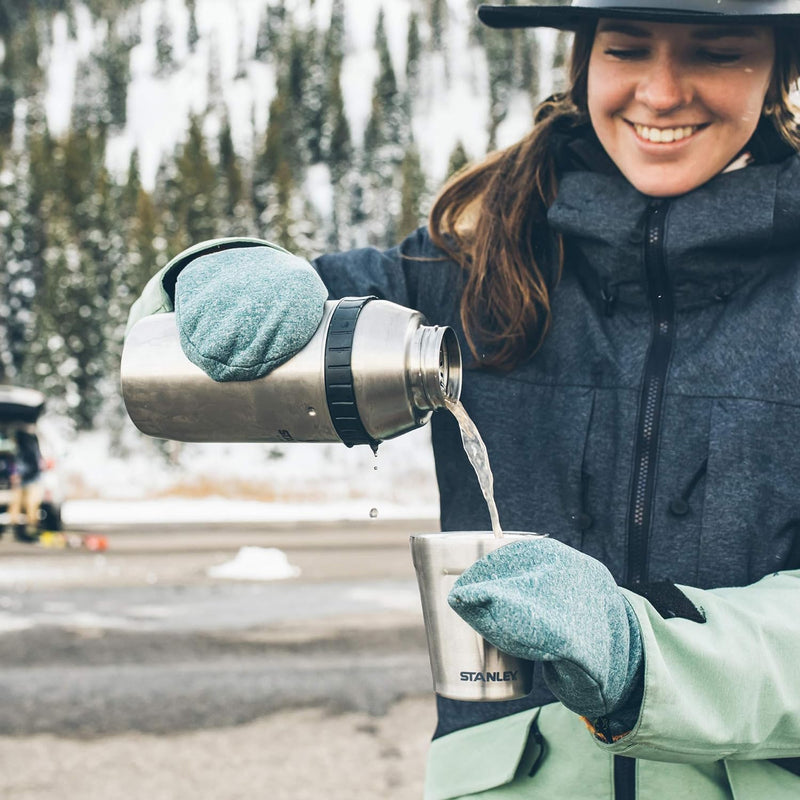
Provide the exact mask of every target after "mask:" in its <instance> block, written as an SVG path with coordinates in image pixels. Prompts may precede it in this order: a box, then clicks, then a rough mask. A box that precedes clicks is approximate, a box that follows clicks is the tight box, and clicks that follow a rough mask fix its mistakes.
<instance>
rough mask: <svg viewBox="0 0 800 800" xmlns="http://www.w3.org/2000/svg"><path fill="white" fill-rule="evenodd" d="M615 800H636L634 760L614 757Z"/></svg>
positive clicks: (625, 757)
mask: <svg viewBox="0 0 800 800" xmlns="http://www.w3.org/2000/svg"><path fill="white" fill-rule="evenodd" d="M614 798H615V800H636V759H635V758H629V757H628V756H614Z"/></svg>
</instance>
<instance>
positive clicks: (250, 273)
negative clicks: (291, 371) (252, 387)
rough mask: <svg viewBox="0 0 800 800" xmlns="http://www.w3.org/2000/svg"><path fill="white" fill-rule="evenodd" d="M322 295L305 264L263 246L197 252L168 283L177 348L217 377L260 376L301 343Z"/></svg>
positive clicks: (316, 317) (317, 317) (315, 322)
mask: <svg viewBox="0 0 800 800" xmlns="http://www.w3.org/2000/svg"><path fill="white" fill-rule="evenodd" d="M327 297H328V292H327V289H326V288H325V285H324V284H323V283H322V280H321V279H320V277H319V276H318V275H317V273H316V272H315V271H314V268H313V267H312V266H311V265H310V264H309V263H308V262H307V261H304V260H303V259H301V258H298V257H297V256H293V255H292V254H291V253H289V252H287V251H286V250H284V249H283V248H278V247H273V246H270V245H269V244H268V243H265V245H264V246H263V247H262V246H258V247H241V248H229V249H226V250H221V251H218V252H211V253H208V254H205V255H200V256H198V257H197V258H195V259H194V260H193V261H191V262H190V263H189V264H188V265H187V266H186V267H184V269H183V270H182V271H181V273H180V274H179V275H178V279H177V282H176V284H175V321H176V323H177V326H178V332H179V335H180V341H181V347H182V348H183V351H184V353H185V354H186V357H187V358H188V359H189V360H190V361H192V362H193V363H194V364H196V365H197V366H198V367H200V368H201V369H202V370H203V371H204V372H206V373H207V374H208V375H210V376H211V377H212V378H213V379H214V380H216V381H247V380H253V379H255V378H260V377H262V376H263V375H266V374H267V373H268V372H270V371H271V370H273V369H275V368H276V367H278V366H280V365H281V364H283V363H284V362H285V361H288V360H289V359H290V358H291V357H292V356H293V355H294V354H295V353H297V352H298V351H299V350H301V349H302V348H303V347H304V346H305V345H306V344H307V343H308V341H309V340H310V339H311V337H312V336H313V335H314V332H315V331H316V330H317V328H318V327H319V324H320V322H321V320H322V314H323V310H324V306H325V300H326V299H327Z"/></svg>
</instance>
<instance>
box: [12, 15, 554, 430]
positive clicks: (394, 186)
mask: <svg viewBox="0 0 800 800" xmlns="http://www.w3.org/2000/svg"><path fill="white" fill-rule="evenodd" d="M476 7H477V2H476V1H475V0H384V2H383V6H382V5H381V2H380V0H252V2H250V1H249V0H222V1H220V0H0V62H1V66H0V262H2V265H3V269H2V271H1V272H0V359H1V360H0V382H6V383H15V384H19V385H24V386H30V387H35V388H38V389H40V390H41V391H43V392H45V394H46V395H47V396H48V398H49V400H48V403H49V408H50V409H51V410H54V411H55V412H56V413H60V414H62V415H64V416H68V417H69V418H70V419H71V420H72V423H73V424H74V426H75V428H76V429H77V430H91V429H93V428H95V427H97V426H103V427H107V428H110V429H113V428H114V426H115V425H117V424H121V423H120V422H119V420H121V419H122V418H123V411H122V406H121V400H120V398H119V391H118V365H119V358H120V353H121V349H122V340H123V333H124V328H125V322H126V319H127V314H128V309H129V307H130V304H131V303H132V302H133V300H134V299H135V298H136V297H137V296H138V294H139V292H140V291H141V289H142V287H143V285H144V283H145V282H146V281H147V279H148V278H149V277H150V276H151V275H152V274H153V273H154V272H155V271H156V270H157V269H158V268H159V267H161V266H163V265H164V264H166V263H167V261H168V260H169V259H170V258H172V257H173V256H175V255H176V254H177V253H179V252H180V251H181V250H182V249H183V248H185V247H187V246H189V245H190V244H193V243H195V242H198V241H200V240H203V239H208V238H212V237H218V236H233V235H247V236H258V237H263V238H266V239H269V240H271V241H274V242H277V243H279V244H281V245H283V246H284V247H286V248H288V249H290V250H292V251H294V252H296V253H299V254H301V255H304V256H307V257H311V256H313V255H315V254H317V253H320V252H324V251H331V250H335V249H344V248H350V247H354V246H364V245H375V246H378V247H384V246H390V245H392V244H394V243H395V242H396V241H397V240H398V239H399V238H400V237H402V236H403V235H405V234H407V233H409V232H410V231H412V230H413V229H414V228H415V227H416V226H418V225H420V224H423V223H424V221H425V217H426V214H427V211H428V208H429V205H430V201H431V199H432V197H433V196H434V195H435V193H436V191H437V189H438V187H439V186H441V184H442V183H443V182H444V180H445V179H446V178H447V177H448V175H450V174H452V173H453V172H455V171H456V170H458V169H459V168H461V167H462V166H464V165H465V164H466V163H468V162H469V161H471V160H475V159H479V158H481V157H482V156H483V155H484V154H485V153H486V152H488V151H489V150H492V149H494V148H497V147H500V146H503V145H505V144H509V143H510V142H511V141H513V140H514V139H515V138H518V137H519V136H520V135H522V134H523V133H524V131H525V130H526V128H527V126H529V124H530V120H531V112H532V109H533V107H534V106H535V104H536V103H537V102H538V101H539V100H540V99H542V97H543V96H545V95H546V94H548V93H550V92H551V91H553V90H554V89H557V88H558V86H559V83H560V81H562V80H563V69H564V59H565V51H566V46H567V43H566V41H565V39H564V38H563V37H562V36H561V35H558V36H557V35H556V34H555V33H552V35H550V32H548V33H547V34H545V35H542V34H534V33H533V32H531V31H515V32H513V33H507V32H502V33H501V32H495V31H489V30H488V29H484V28H482V27H481V26H480V25H479V23H478V22H477V19H476V17H475V8H476ZM176 119H178V121H177V122H176V121H175V120H176Z"/></svg>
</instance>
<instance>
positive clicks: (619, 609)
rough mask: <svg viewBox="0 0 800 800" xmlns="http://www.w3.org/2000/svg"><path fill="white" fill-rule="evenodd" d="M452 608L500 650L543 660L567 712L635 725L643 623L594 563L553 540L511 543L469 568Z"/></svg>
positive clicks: (456, 588) (458, 585) (451, 598)
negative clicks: (617, 714)
mask: <svg viewBox="0 0 800 800" xmlns="http://www.w3.org/2000/svg"><path fill="white" fill-rule="evenodd" d="M448 602H449V603H450V605H451V606H452V608H453V609H454V610H455V611H456V612H457V613H458V614H459V615H460V616H461V617H463V618H464V619H465V620H466V621H467V622H468V623H469V624H470V625H471V626H472V627H473V628H474V629H475V630H476V631H477V632H478V633H480V634H481V636H483V637H484V638H485V639H486V640H487V641H489V642H491V643H492V644H493V645H495V646H496V647H497V648H498V649H500V650H502V651H503V652H506V653H510V654H511V655H515V656H518V657H519V658H524V659H527V660H529V661H542V662H544V677H545V681H546V682H547V685H548V686H549V687H550V689H551V691H552V692H553V693H554V694H555V695H556V697H558V699H559V700H561V702H562V703H563V704H564V705H565V706H566V707H567V708H569V709H571V710H572V711H575V712H576V713H578V714H580V715H581V716H584V717H586V718H587V719H589V720H590V721H596V720H600V719H601V718H603V719H604V718H606V717H607V716H608V715H611V714H614V713H615V712H619V711H621V710H622V711H623V712H624V716H625V719H624V721H623V723H622V727H624V728H626V729H627V730H630V728H631V727H632V726H633V724H634V723H635V721H636V717H637V716H638V709H639V703H640V700H641V684H642V680H643V679H642V669H641V667H642V663H643V653H642V638H641V633H640V628H639V623H638V621H637V619H636V616H635V614H634V612H633V609H632V608H631V606H630V604H629V603H628V601H627V600H626V599H625V597H624V596H623V594H622V593H621V592H620V590H619V588H618V587H617V584H616V583H615V582H614V579H613V578H612V577H611V573H610V572H609V571H608V570H607V569H606V567H605V566H604V565H603V564H601V563H600V562H599V561H597V560H596V559H594V558H591V557H590V556H587V555H585V554H584V553H581V552H579V551H578V550H575V549H573V548H571V547H568V546H567V545H565V544H562V543H561V542H558V541H557V540H555V539H551V538H549V537H537V538H531V539H530V540H525V541H517V542H513V543H511V544H508V545H505V546H504V547H500V548H499V549H497V550H495V551H493V552H492V553H489V555H487V556H486V557H485V558H483V559H482V560H480V561H478V562H477V563H475V564H473V565H472V566H471V567H470V568H469V569H468V570H466V571H465V572H464V573H463V575H461V577H460V578H459V579H458V580H457V581H456V583H455V586H454V587H453V589H452V591H451V592H450V595H449V597H448ZM631 700H633V701H634V705H635V708H630V707H629V706H630V701H631ZM613 727H614V728H616V730H619V727H620V726H619V725H617V726H613ZM625 732H627V731H625Z"/></svg>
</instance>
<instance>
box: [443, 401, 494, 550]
mask: <svg viewBox="0 0 800 800" xmlns="http://www.w3.org/2000/svg"><path fill="white" fill-rule="evenodd" d="M444 402H445V408H447V410H448V411H449V412H450V413H451V414H452V415H453V416H454V417H455V418H456V421H457V422H458V427H459V430H460V431H461V441H462V442H463V443H464V452H465V453H466V454H467V458H468V459H469V462H470V464H472V468H473V469H474V470H475V474H476V475H477V476H478V483H479V484H480V487H481V491H482V492H483V496H484V498H485V500H486V505H487V506H488V507H489V517H490V518H491V520H492V532H493V533H494V535H495V536H496V537H498V538H501V537H502V536H503V529H502V528H501V527H500V515H499V514H498V513H497V504H496V503H495V501H494V477H493V476H492V469H491V467H490V466H489V455H488V453H487V452H486V445H485V444H484V443H483V439H482V438H481V435H480V433H478V429H477V428H476V427H475V423H474V422H473V421H472V420H471V419H470V418H469V414H467V411H466V409H465V408H464V406H463V405H461V401H460V400H453V399H451V398H449V397H446V398H445V401H444Z"/></svg>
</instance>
